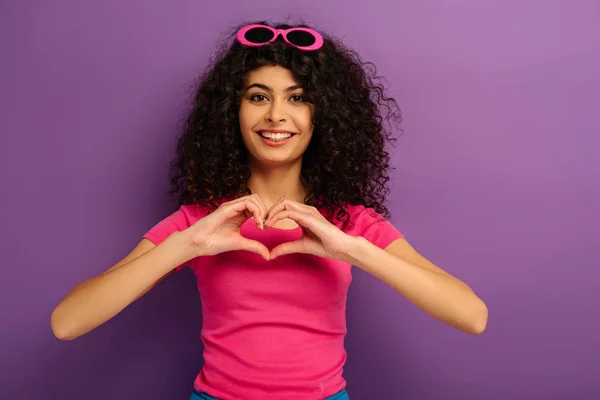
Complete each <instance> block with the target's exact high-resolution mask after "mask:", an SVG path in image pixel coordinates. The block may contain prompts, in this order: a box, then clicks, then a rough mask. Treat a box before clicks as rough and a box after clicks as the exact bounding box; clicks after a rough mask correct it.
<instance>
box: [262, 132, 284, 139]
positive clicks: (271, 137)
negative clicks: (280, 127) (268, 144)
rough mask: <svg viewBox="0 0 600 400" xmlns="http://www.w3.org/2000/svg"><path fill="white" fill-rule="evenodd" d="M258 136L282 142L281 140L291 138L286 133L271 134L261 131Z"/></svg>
mask: <svg viewBox="0 0 600 400" xmlns="http://www.w3.org/2000/svg"><path fill="white" fill-rule="evenodd" d="M260 134H261V135H262V136H264V137H266V138H269V139H275V140H283V139H287V138H289V137H291V136H292V134H291V133H289V132H286V133H273V132H266V131H261V132H260Z"/></svg>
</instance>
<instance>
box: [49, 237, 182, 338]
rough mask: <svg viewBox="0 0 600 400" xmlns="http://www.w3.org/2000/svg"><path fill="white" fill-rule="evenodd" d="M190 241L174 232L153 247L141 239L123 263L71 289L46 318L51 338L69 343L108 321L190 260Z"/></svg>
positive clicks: (149, 242)
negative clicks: (48, 319)
mask: <svg viewBox="0 0 600 400" xmlns="http://www.w3.org/2000/svg"><path fill="white" fill-rule="evenodd" d="M193 257H194V255H193V251H192V249H191V242H190V240H189V238H187V236H185V235H184V234H182V233H181V232H175V233H173V234H172V235H171V236H169V237H168V238H167V239H166V240H165V241H163V242H162V243H160V244H159V245H158V246H155V245H154V244H153V243H152V242H151V241H149V240H148V239H142V240H141V241H140V243H139V244H138V245H137V246H136V247H135V249H133V251H132V252H131V253H130V254H129V255H128V256H127V257H125V258H124V259H123V260H121V261H120V262H118V263H117V264H115V265H114V266H112V267H110V268H109V269H108V270H107V271H105V272H103V273H102V274H100V275H98V276H95V277H93V278H90V279H88V280H86V281H84V282H82V283H80V284H79V285H77V286H76V287H75V288H74V289H73V290H71V291H70V292H69V293H68V294H67V296H66V297H65V298H64V299H63V300H62V301H61V302H60V303H59V304H58V306H56V308H55V309H54V311H53V312H52V315H51V317H50V324H51V327H52V331H53V332H54V335H55V336H56V337H57V338H59V339H63V340H73V339H76V338H77V337H79V336H81V335H83V334H85V333H87V332H89V331H91V330H93V329H94V328H96V327H98V326H99V325H101V324H103V323H104V322H106V321H108V320H109V319H111V318H112V317H114V316H115V315H117V314H118V313H119V312H120V311H122V310H123V309H124V308H125V307H127V306H128V305H129V304H131V303H133V302H134V301H135V300H137V299H138V298H140V297H141V296H143V295H144V294H145V293H146V292H148V291H149V290H150V289H152V288H153V287H154V286H155V285H156V284H157V283H158V282H160V280H161V279H162V278H164V277H165V276H166V275H168V274H169V273H170V272H171V271H172V270H173V269H175V268H176V267H177V266H179V265H181V264H183V263H185V262H186V261H188V260H190V259H191V258H193Z"/></svg>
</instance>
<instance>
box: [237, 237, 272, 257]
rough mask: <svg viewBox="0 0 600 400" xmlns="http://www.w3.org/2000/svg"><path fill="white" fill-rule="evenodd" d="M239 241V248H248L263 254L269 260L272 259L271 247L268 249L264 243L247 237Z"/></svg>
mask: <svg viewBox="0 0 600 400" xmlns="http://www.w3.org/2000/svg"><path fill="white" fill-rule="evenodd" d="M239 243H240V245H239V247H238V250H247V251H250V252H252V253H256V254H258V255H260V256H262V257H263V258H264V259H265V260H267V261H269V260H270V259H271V255H270V253H269V249H267V248H266V247H265V245H263V244H262V243H260V242H257V241H256V240H251V239H247V238H245V237H242V239H240V241H239Z"/></svg>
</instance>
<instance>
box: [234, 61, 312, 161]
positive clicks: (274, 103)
mask: <svg viewBox="0 0 600 400" xmlns="http://www.w3.org/2000/svg"><path fill="white" fill-rule="evenodd" d="M239 118H240V129H241V132H242V138H243V140H244V143H245V145H246V148H247V149H248V152H249V153H250V155H251V157H252V158H253V159H254V161H256V162H259V163H263V164H271V165H280V164H286V163H290V162H293V161H296V160H298V159H299V158H301V157H302V154H304V151H305V150H306V148H307V147H308V144H309V143H310V139H311V137H312V133H313V122H312V118H313V106H312V105H311V104H309V103H307V102H305V101H304V91H303V89H302V87H300V85H299V84H298V82H297V81H296V80H295V79H294V77H293V75H292V73H291V71H290V70H288V69H285V68H283V67H280V66H264V67H261V68H259V69H256V70H254V71H252V72H250V73H249V74H248V77H247V81H246V85H245V87H244V90H243V92H242V98H241V103H240V114H239ZM290 134H291V136H290Z"/></svg>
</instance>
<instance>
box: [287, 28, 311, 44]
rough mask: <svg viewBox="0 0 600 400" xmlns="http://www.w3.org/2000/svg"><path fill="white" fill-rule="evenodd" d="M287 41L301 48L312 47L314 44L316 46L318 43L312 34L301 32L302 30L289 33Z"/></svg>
mask: <svg viewBox="0 0 600 400" xmlns="http://www.w3.org/2000/svg"><path fill="white" fill-rule="evenodd" d="M287 40H289V41H290V42H291V43H293V44H295V45H296V46H301V47H306V46H312V45H313V44H315V41H316V39H315V37H314V36H313V35H312V33H308V32H306V31H300V30H298V31H291V32H288V34H287Z"/></svg>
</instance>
